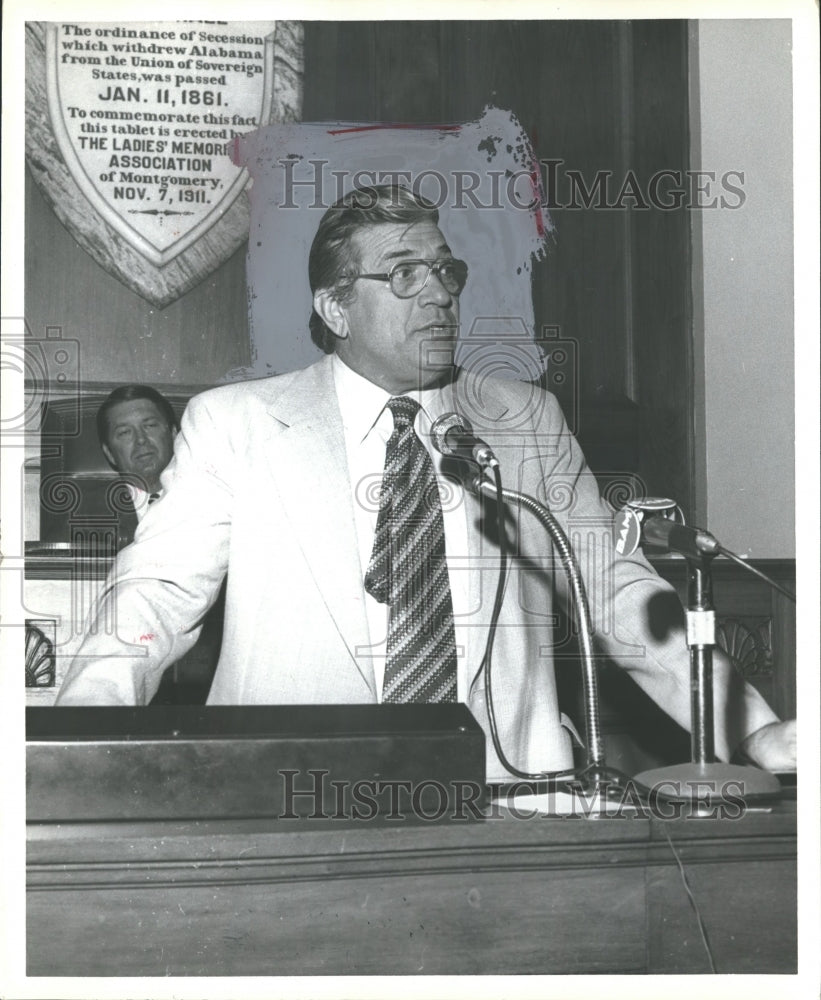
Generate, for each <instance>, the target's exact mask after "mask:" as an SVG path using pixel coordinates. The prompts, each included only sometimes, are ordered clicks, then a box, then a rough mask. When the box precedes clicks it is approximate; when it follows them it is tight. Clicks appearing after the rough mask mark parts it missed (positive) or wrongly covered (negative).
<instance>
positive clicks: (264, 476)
mask: <svg viewBox="0 0 821 1000" xmlns="http://www.w3.org/2000/svg"><path fill="white" fill-rule="evenodd" d="M438 219H439V216H438V212H437V210H436V208H435V207H433V206H432V205H430V204H429V203H427V202H425V201H424V200H423V199H421V198H419V197H418V196H416V195H415V194H413V193H412V192H411V191H410V190H408V189H406V188H402V187H395V186H394V187H392V186H384V187H377V188H366V189H359V190H355V191H353V192H351V193H350V194H348V195H346V196H345V197H344V198H343V199H342V200H341V201H340V202H338V203H337V204H336V205H334V206H332V207H331V208H330V209H329V210H328V211H327V212H326V213H325V215H324V216H323V219H322V221H321V223H320V225H319V230H318V232H317V235H316V237H315V239H314V242H313V245H312V247H311V251H310V256H309V261H308V271H309V278H310V284H311V289H312V292H313V305H314V312H313V314H312V316H311V320H310V325H311V332H312V336H313V337H314V340H315V341H316V343H317V344H318V345H319V346H320V347H321V348H322V349H323V350H324V351H325V354H326V356H325V357H324V358H323V359H322V360H320V361H318V362H317V363H316V364H314V365H311V366H310V367H309V368H306V369H304V370H302V371H298V372H293V373H290V374H287V375H281V376H276V377H273V378H268V379H260V380H256V381H250V382H245V383H240V384H234V385H226V386H222V387H220V388H217V389H214V390H211V391H210V392H207V393H204V394H202V395H200V396H197V397H195V398H194V399H193V400H192V401H191V402H190V403H189V406H188V408H187V410H186V413H185V415H184V417H183V421H182V429H181V431H180V434H179V435H178V436H177V439H176V442H175V449H174V452H175V454H174V460H173V462H172V464H171V466H170V468H169V470H168V472H167V473H166V476H165V478H164V479H163V482H164V484H165V485H166V487H167V495H166V497H165V499H164V500H163V502H162V503H161V504H156V505H155V506H154V507H152V509H151V510H150V511H149V512H148V513H147V515H146V517H145V520H144V521H143V522H142V523H141V525H140V527H139V529H138V531H137V536H136V540H135V542H134V544H133V545H132V546H129V547H128V548H127V549H126V550H125V551H123V552H122V553H121V554H120V556H119V558H118V561H117V566H116V568H115V572H114V573H112V575H111V576H110V578H109V580H108V581H107V583H106V585H105V587H104V588H103V591H102V595H101V606H100V609H99V612H98V613H99V614H100V615H105V614H107V613H108V614H110V613H112V612H113V611H114V607H113V606H112V605H113V604H116V614H117V621H118V625H119V635H106V634H105V633H104V631H103V630H102V629H99V630H91V631H90V632H89V633H88V634H87V636H86V638H85V640H84V642H83V644H82V646H81V647H80V648H79V650H78V653H77V656H76V657H75V660H74V662H73V663H72V665H71V667H70V669H69V672H68V674H67V676H66V679H65V681H64V683H63V687H62V689H61V691H60V694H59V696H58V704H60V705H95V704H96V705H105V704H126V705H133V704H146V703H147V702H148V701H150V700H151V698H152V696H153V693H154V692H155V691H156V688H157V685H158V683H159V680H160V677H161V676H162V672H163V670H165V668H166V667H167V666H168V665H169V664H170V663H173V662H175V661H176V660H177V659H178V658H179V657H180V656H182V655H183V654H184V653H185V651H186V650H187V649H189V648H190V646H191V645H192V644H193V642H194V641H195V639H196V636H197V634H198V632H199V628H200V626H201V622H202V620H203V617H204V615H205V613H206V611H207V609H208V607H209V606H210V605H211V603H212V602H213V601H214V600H215V598H216V595H217V593H218V591H219V589H220V586H221V584H222V582H223V579H224V578H225V576H226V573H227V574H228V584H227V598H226V617H225V638H224V642H223V645H222V650H221V654H220V661H219V665H218V667H217V671H216V674H215V677H214V683H213V685H212V688H211V692H210V694H209V703H210V704H228V705H237V704H253V703H256V704H299V703H304V704H311V703H313V704H319V703H331V704H343V703H363V702H370V703H377V702H414V701H415V702H441V701H462V702H465V703H467V705H468V707H469V708H470V710H471V711H472V712H473V714H474V716H475V717H476V719H477V721H478V722H479V723H480V725H482V727H483V728H484V729H485V732H486V734H487V736H488V740H487V748H488V761H487V776H488V780H489V781H500V780H505V779H506V778H507V777H509V774H510V772H509V771H507V770H506V767H505V764H504V762H503V761H502V760H501V758H500V757H499V756H498V755H497V754H496V752H495V750H494V747H493V745H492V741H491V739H490V722H489V711H488V705H487V692H486V690H485V681H486V677H485V674H484V673H483V671H482V669H481V664H482V661H483V658H484V655H485V650H486V645H487V639H488V634H489V626H490V623H491V618H492V608H493V603H494V601H493V595H494V591H495V587H496V576H497V572H498V566H499V541H498V538H497V537H496V536H495V533H494V531H493V530H492V528H490V527H489V526H490V525H492V523H493V522H492V519H491V518H489V517H488V516H487V515H488V511H487V506H486V505H485V504H484V502H483V500H482V499H480V498H478V497H475V496H473V495H472V494H471V493H470V492H469V491H467V490H462V488H461V486H460V485H459V483H458V480H457V479H453V478H447V473H448V471H449V468H450V471H451V472H453V471H454V469H453V463H452V461H451V465H450V467H449V468H448V464H447V463H448V462H449V461H450V460H448V459H443V456H442V455H440V454H438V452H437V450H436V448H435V447H434V446H433V443H432V442H431V436H430V430H431V425H432V423H433V422H435V421H436V420H437V418H439V417H442V416H445V415H446V414H448V413H452V412H453V411H456V412H457V413H461V414H465V415H466V417H467V419H468V420H469V421H470V422H471V423H472V424H473V425H474V427H475V428H476V432H477V433H478V434H479V435H481V436H482V437H490V438H491V439H492V440H494V442H496V441H498V442H499V447H498V449H497V457H498V459H499V463H500V466H501V472H502V476H503V480H504V482H506V483H509V484H511V485H515V486H516V488H517V489H520V490H522V491H523V492H525V493H529V494H530V495H532V496H538V495H540V494H541V495H544V490H545V487H546V485H548V484H552V485H554V486H557V487H559V489H560V490H561V489H562V488H566V489H568V490H569V491H571V492H572V495H573V501H574V502H573V505H572V518H571V516H570V514H569V511H568V509H567V508H565V509H564V510H561V511H559V510H557V512H556V515H557V518H558V519H559V520H560V521H561V522H562V524H563V527H564V529H565V531H566V532H567V533H568V534H569V535H571V534H573V535H575V536H576V537H577V539H578V542H577V558H578V562H579V564H580V566H581V567H582V571H583V572H584V574H585V577H586V579H585V583H586V585H587V589H588V597H589V601H590V605H591V610H592V615H593V622H594V625H595V627H596V632H597V640H598V641H599V642H600V645H601V650H602V651H604V652H606V653H607V654H608V655H609V656H611V657H612V658H613V659H615V660H616V661H617V662H619V663H620V665H622V666H623V667H624V668H625V669H627V670H628V671H629V672H630V674H631V676H632V677H633V678H634V680H635V681H636V682H637V683H638V684H639V685H640V686H641V687H642V688H643V689H644V690H645V691H646V692H647V693H648V694H649V695H650V696H651V697H652V698H653V699H654V700H655V701H656V702H657V703H658V704H659V705H661V706H662V708H664V709H665V711H667V712H668V713H669V714H670V715H671V716H672V717H673V718H674V719H676V720H677V721H678V722H679V723H680V724H681V725H683V726H685V727H688V728H689V721H690V660H689V653H688V649H687V646H686V642H685V636H684V633H683V630H682V629H681V626H680V623H679V622H674V621H672V620H671V621H669V622H667V621H665V622H664V623H662V626H663V627H660V626H659V623H658V622H656V621H654V620H653V615H652V608H653V607H654V605H657V604H658V603H665V600H666V598H667V597H670V596H671V594H672V591H671V588H669V587H668V586H667V585H666V584H665V583H663V582H662V581H661V580H660V579H659V577H658V576H657V575H656V574H655V573H654V571H653V570H652V568H651V567H650V565H649V564H648V563H647V561H646V560H645V559H644V557H643V556H642V555H641V554H640V553H637V554H635V555H633V556H619V555H617V553H616V552H615V549H614V547H613V545H612V541H611V530H612V515H613V512H612V509H611V508H610V507H609V506H608V505H607V504H606V503H604V502H603V501H602V499H601V497H600V495H599V491H598V487H597V485H596V481H595V478H594V476H593V475H592V474H591V473H590V470H589V469H588V468H587V466H586V464H585V461H584V458H583V456H582V454H581V451H580V449H579V447H578V445H577V443H576V441H575V439H574V438H573V436H572V435H571V434H570V432H569V430H568V428H567V424H566V423H565V421H564V418H563V416H562V414H561V411H560V408H559V406H558V403H557V402H556V400H555V399H554V397H552V396H551V395H550V394H549V393H547V392H544V391H543V390H542V389H540V388H538V387H536V386H533V385H530V384H528V383H521V382H510V381H503V380H500V379H496V378H493V377H490V376H487V377H482V378H481V379H480V378H479V377H478V376H477V375H474V374H471V373H470V372H465V371H462V370H460V369H458V368H456V366H455V365H454V347H455V343H456V336H457V331H458V325H459V295H460V293H461V291H462V289H463V288H464V286H465V283H466V281H467V280H468V265H467V264H466V263H465V262H463V261H461V260H459V259H458V258H457V257H456V256H455V255H454V253H453V251H452V250H451V248H450V247H449V245H448V243H447V241H446V238H445V236H444V235H443V233H442V232H441V230H440V229H439V228H438ZM477 401H478V402H477ZM511 414H513V415H518V416H517V420H516V421H515V425H514V426H511V424H510V415H511ZM506 420H507V423H506V422H505V421H506ZM506 428H508V430H506V431H505V429H506ZM503 431H504V432H505V433H504V434H502V433H501V432H503ZM112 454H113V452H112ZM443 478H444V481H443ZM379 483H381V484H382V486H381V490H376V491H374V490H373V486H374V484H377V485H378V484H379ZM437 486H438V487H439V488H438V489H437ZM440 493H441V494H442V496H443V497H445V498H446V499H447V503H442V502H440ZM573 518H578V519H579V520H576V521H573ZM580 524H583V526H584V530H577V528H578V526H579V525H580ZM574 525H575V527H574ZM511 530H512V532H513V535H514V537H513V540H512V543H511V548H512V558H511V566H510V578H509V580H508V585H507V588H506V591H505V594H504V599H503V601H502V602H501V605H500V609H499V615H498V625H499V627H498V631H497V632H496V642H495V648H494V685H493V693H494V696H495V698H494V700H495V716H496V719H497V722H498V731H499V736H500V743H501V745H502V746H503V748H504V750H505V757H506V759H507V760H508V761H510V762H512V764H513V766H514V767H516V768H521V769H524V770H526V771H541V770H546V769H550V770H559V769H562V768H567V767H571V766H572V763H573V757H572V747H571V739H570V736H569V734H568V730H567V727H566V725H565V724H564V720H563V718H562V716H561V713H560V711H559V705H558V699H557V692H556V681H555V676H554V670H553V658H552V651H553V649H555V648H556V647H557V646H558V645H559V644H560V641H561V639H562V637H561V636H560V635H558V634H557V631H558V630H557V629H556V627H555V618H554V616H553V615H552V613H551V609H552V607H553V603H554V598H555V597H557V596H562V595H563V594H564V593H565V591H566V587H565V582H564V580H563V578H562V574H561V572H560V571H559V570H558V569H557V567H556V565H555V564H554V563H553V561H552V556H551V546H550V543H549V541H548V540H547V538H546V536H545V534H544V532H543V531H542V530H541V528H540V527H539V526H537V525H534V523H533V519H528V518H525V517H522V518H519V519H518V520H515V521H512V522H511ZM659 599H661V601H659ZM714 688H715V720H716V727H715V728H716V734H715V744H716V752H717V753H718V755H719V756H721V757H723V758H724V759H728V758H729V756H730V755H731V754H732V753H733V751H734V750H735V749H737V748H738V747H739V746H741V747H742V748H743V750H744V752H745V753H746V754H747V755H748V756H749V757H750V758H751V759H752V760H753V761H754V762H755V763H758V764H760V765H762V766H764V767H770V768H772V769H784V768H787V767H790V766H793V765H794V760H795V743H794V727H793V726H792V724H790V723H781V722H779V721H778V719H777V718H776V716H775V715H774V713H773V712H772V711H771V710H770V708H769V707H768V706H767V704H766V702H764V700H763V699H762V698H761V697H760V696H759V695H758V694H757V692H756V691H755V690H754V689H753V688H751V687H750V686H749V685H745V684H744V682H743V681H742V679H741V678H740V677H739V676H738V675H737V674H736V673H735V672H734V671H733V668H732V667H731V665H730V663H729V662H728V661H727V659H726V657H723V656H717V657H716V665H715V685H714Z"/></svg>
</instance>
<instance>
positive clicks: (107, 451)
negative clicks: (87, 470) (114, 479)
mask: <svg viewBox="0 0 821 1000" xmlns="http://www.w3.org/2000/svg"><path fill="white" fill-rule="evenodd" d="M100 447H101V448H102V449H103V454H104V455H105V457H106V461H107V462H108V464H109V465H110V466H111V468H112V469H116V468H117V463H116V461H115V460H114V455H113V454H112V453H111V449H110V448H109V447H108V445H107V444H103V445H101V446H100ZM118 471H119V470H118Z"/></svg>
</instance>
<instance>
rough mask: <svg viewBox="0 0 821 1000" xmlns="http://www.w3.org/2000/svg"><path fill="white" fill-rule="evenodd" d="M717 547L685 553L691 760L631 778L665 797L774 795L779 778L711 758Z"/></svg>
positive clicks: (753, 768) (708, 797) (713, 743)
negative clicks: (708, 550)
mask: <svg viewBox="0 0 821 1000" xmlns="http://www.w3.org/2000/svg"><path fill="white" fill-rule="evenodd" d="M717 554H718V553H717V552H714V553H701V554H699V555H695V554H693V555H686V556H685V558H686V560H687V645H688V646H689V648H690V715H691V732H690V757H691V759H690V762H689V763H688V764H674V765H671V766H669V767H657V768H653V769H651V770H649V771H643V772H642V773H641V774H638V775H636V779H635V780H636V781H637V782H638V783H640V784H642V785H645V786H646V787H649V788H653V787H655V788H657V789H658V790H659V791H661V792H662V793H663V795H664V796H665V797H666V798H671V799H688V800H692V798H693V797H694V796H695V797H696V798H699V797H701V796H706V798H705V806H706V805H707V803H708V801H723V800H726V799H728V798H732V799H733V800H735V801H737V799H738V797H739V796H741V797H744V798H746V797H747V796H750V795H753V796H756V795H775V794H778V793H780V791H781V783H780V782H779V780H778V778H776V777H775V775H773V774H770V773H769V771H763V770H761V769H760V768H757V767H745V766H743V765H737V764H722V763H720V762H717V761H716V759H715V740H714V732H715V730H714V720H713V649H714V647H715V645H716V626H715V607H714V606H713V581H712V561H713V558H714V556H715V555H717Z"/></svg>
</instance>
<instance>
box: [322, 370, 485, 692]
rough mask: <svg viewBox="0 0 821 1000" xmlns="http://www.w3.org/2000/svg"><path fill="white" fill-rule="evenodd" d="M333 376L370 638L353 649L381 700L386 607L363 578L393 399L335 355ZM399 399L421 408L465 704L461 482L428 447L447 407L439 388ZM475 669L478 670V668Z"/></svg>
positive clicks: (419, 425) (419, 429) (419, 431)
mask: <svg viewBox="0 0 821 1000" xmlns="http://www.w3.org/2000/svg"><path fill="white" fill-rule="evenodd" d="M333 373H334V384H335V387H336V395H337V398H338V400H339V409H340V411H341V413H342V424H343V428H344V433H345V448H346V452H347V457H348V474H349V477H350V483H351V494H352V497H353V509H354V521H355V523H356V535H357V540H358V542H359V560H360V564H361V570H362V579H363V591H364V594H365V610H366V614H367V619H368V630H369V632H370V638H371V645H370V648H364V649H363V648H359V647H357V649H356V655H357V656H363V657H369V658H371V660H372V662H373V671H374V677H375V679H376V690H377V694H378V697H379V700H380V701H381V700H382V686H383V681H384V677H385V646H386V640H387V633H388V611H389V608H388V605H387V604H380V603H379V602H378V601H376V600H375V599H374V598H373V597H371V595H370V594H369V593H368V592H367V591H365V590H364V579H365V572H366V570H367V568H368V565H369V563H370V561H371V553H372V551H373V539H374V535H375V533H376V520H377V516H378V514H379V490H380V487H381V484H382V473H383V472H384V468H385V448H386V445H387V443H388V438H389V437H390V436H391V433H392V431H393V416H392V414H391V412H390V410H388V409H387V408H386V405H385V404H386V403H387V402H388V400H389V399H391V394H390V393H389V392H386V391H385V390H384V389H381V388H380V387H379V386H378V385H374V383H373V382H369V381H368V380H367V379H366V378H363V377H362V376H361V375H358V374H357V373H356V372H354V371H352V370H351V369H350V368H349V367H348V366H347V365H346V364H345V363H344V362H343V361H341V360H340V359H339V357H337V355H334V356H333ZM402 395H403V396H408V397H410V398H411V399H415V400H416V401H417V402H418V403H419V404H420V406H421V409H420V410H419V413H418V414H417V416H416V421H415V423H414V430H415V431H416V435H417V437H418V438H419V440H420V441H421V442H422V444H423V445H424V446H425V448H426V449H427V451H428V454H429V455H430V456H431V460H432V462H433V468H434V471H435V472H436V475H437V479H438V482H439V495H440V498H441V500H442V515H443V519H444V526H445V551H446V560H447V566H448V576H449V578H450V592H451V599H452V601H453V623H454V631H455V635H456V663H457V679H456V684H457V687H456V690H457V699H458V700H459V701H465V700H466V698H467V689H468V676H467V664H466V662H465V650H466V648H467V643H466V639H467V636H466V634H465V632H466V630H467V626H466V625H465V624H460V622H462V623H464V622H465V621H466V620H467V615H468V612H469V597H468V534H467V518H466V516H465V496H464V490H463V488H462V485H461V483H459V482H458V481H457V480H455V479H453V478H451V477H450V476H443V475H442V473H441V466H442V456H441V455H440V454H439V452H437V451H436V450H435V449H434V448H433V446H432V444H431V442H430V426H431V424H432V423H433V421H434V420H435V419H436V418H437V417H439V416H441V415H442V413H444V412H447V407H446V403H445V401H444V400H443V398H442V392H441V390H440V389H422V390H416V391H413V392H405V393H402ZM474 666H478V664H477V665H474Z"/></svg>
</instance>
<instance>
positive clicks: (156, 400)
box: [97, 385, 180, 445]
mask: <svg viewBox="0 0 821 1000" xmlns="http://www.w3.org/2000/svg"><path fill="white" fill-rule="evenodd" d="M133 399H149V400H151V402H152V403H153V404H154V405H155V406H156V407H157V409H158V410H159V411H160V413H161V414H162V415H163V417H165V419H166V421H167V423H168V426H169V427H171V428H173V429H174V430H175V431H178V430H179V429H180V422H179V420H177V414H176V413H175V412H174V407H173V406H172V405H171V404H170V403H169V402H168V400H167V399H166V398H165V396H163V394H162V393H160V392H157V390H156V389H152V388H151V386H150V385H121V386H118V387H117V388H116V389H115V390H114V391H113V392H112V393H110V394H109V395H108V396H107V397H106V398H105V399H104V400H103V402H102V404H101V406H100V408H99V410H97V437H98V438H99V440H100V444H105V445H107V444H108V413H109V411H110V410H111V409H112V408H113V407H115V406H116V405H117V404H118V403H130V402H131V401H132V400H133Z"/></svg>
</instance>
